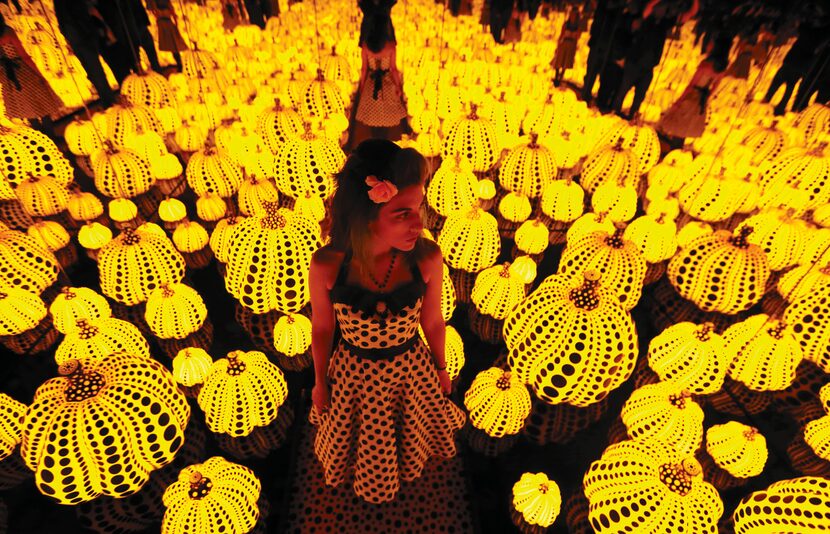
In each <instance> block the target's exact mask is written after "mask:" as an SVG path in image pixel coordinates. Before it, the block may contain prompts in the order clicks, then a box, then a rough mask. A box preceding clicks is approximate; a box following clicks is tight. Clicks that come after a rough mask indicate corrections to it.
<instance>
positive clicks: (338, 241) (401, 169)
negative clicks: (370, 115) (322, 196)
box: [323, 139, 427, 274]
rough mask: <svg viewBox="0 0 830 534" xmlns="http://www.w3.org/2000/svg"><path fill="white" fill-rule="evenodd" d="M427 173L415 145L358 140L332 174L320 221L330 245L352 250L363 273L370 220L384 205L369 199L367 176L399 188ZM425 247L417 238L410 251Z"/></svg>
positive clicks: (419, 181) (422, 179)
mask: <svg viewBox="0 0 830 534" xmlns="http://www.w3.org/2000/svg"><path fill="white" fill-rule="evenodd" d="M426 174H427V164H426V160H425V159H424V157H423V156H422V155H421V154H420V153H419V152H418V151H417V150H415V149H414V148H400V147H399V146H398V145H396V144H395V143H393V142H391V141H387V140H385V139H368V140H366V141H363V142H362V143H360V145H358V147H357V148H356V149H355V150H354V152H352V154H351V155H350V156H349V158H348V159H347V160H346V163H345V164H344V165H343V168H342V169H341V170H340V172H338V173H337V174H336V175H335V190H334V195H333V197H332V200H331V210H330V212H329V217H328V219H327V220H326V221H325V222H324V224H323V232H324V233H326V231H328V236H329V239H330V245H331V247H332V248H334V249H336V250H339V251H344V252H345V251H347V250H351V251H352V255H353V257H354V258H356V259H357V263H358V266H359V269H360V270H361V272H362V273H364V274H365V269H366V268H367V266H368V265H369V259H370V258H369V250H370V247H369V242H370V240H371V239H372V234H371V231H370V230H369V223H370V222H371V221H373V220H374V219H375V218H377V216H378V213H379V212H380V208H381V207H382V206H383V204H376V203H375V202H373V201H372V200H371V199H370V198H369V195H368V192H369V186H368V185H366V177H367V176H370V175H373V176H376V177H377V178H378V179H379V180H389V181H390V182H392V183H393V184H395V187H397V188H398V190H399V191H400V190H402V189H404V188H405V187H409V186H412V185H419V184H420V185H423V184H424V182H425V180H426ZM424 246H425V245H424V243H423V242H422V239H418V241H417V242H416V244H415V249H414V250H413V253H414V255H415V257H416V258H420V255H421V254H423V252H424Z"/></svg>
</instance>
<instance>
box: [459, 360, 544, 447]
mask: <svg viewBox="0 0 830 534" xmlns="http://www.w3.org/2000/svg"><path fill="white" fill-rule="evenodd" d="M464 406H465V407H466V408H467V410H468V411H469V413H470V422H471V423H472V424H473V426H474V427H476V428H479V429H481V430H484V431H485V432H487V435H489V436H492V437H494V438H501V437H504V436H507V435H512V434H517V433H518V432H519V431H520V430H521V429H522V427H524V424H525V419H527V416H528V415H530V393H528V392H527V387H525V385H524V384H522V383H521V382H519V381H518V380H516V378H515V377H513V376H512V375H511V374H510V372H509V371H504V370H502V369H500V368H498V367H491V368H490V369H485V370H484V371H482V372H480V373H479V374H478V375H477V376H476V378H475V380H473V383H472V384H471V385H470V389H468V390H467V392H466V393H465V394H464Z"/></svg>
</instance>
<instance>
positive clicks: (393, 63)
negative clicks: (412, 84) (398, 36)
mask: <svg viewBox="0 0 830 534" xmlns="http://www.w3.org/2000/svg"><path fill="white" fill-rule="evenodd" d="M397 51H398V47H397V46H395V45H392V50H391V51H390V52H391V54H392V58H391V59H390V61H389V65H390V66H389V70H390V71H392V76H394V80H395V83H397V84H398V86H399V87H400V88H401V91H403V77H402V76H401V71H399V70H398V52H397Z"/></svg>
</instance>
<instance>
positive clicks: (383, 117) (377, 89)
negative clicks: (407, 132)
mask: <svg viewBox="0 0 830 534" xmlns="http://www.w3.org/2000/svg"><path fill="white" fill-rule="evenodd" d="M391 68H392V55H391V53H388V52H387V53H384V54H382V55H378V56H374V57H372V58H371V59H370V60H369V69H368V77H367V79H366V80H364V81H363V84H362V85H361V86H360V100H359V101H358V104H357V113H356V114H355V118H356V119H357V120H359V121H360V122H362V123H363V124H365V125H367V126H374V127H386V128H389V127H392V126H397V125H398V124H400V123H401V121H402V120H403V119H404V118H406V106H404V103H403V100H402V99H401V94H402V93H403V88H402V87H400V86H398V85H397V83H396V82H395V80H394V79H393V78H392V71H391Z"/></svg>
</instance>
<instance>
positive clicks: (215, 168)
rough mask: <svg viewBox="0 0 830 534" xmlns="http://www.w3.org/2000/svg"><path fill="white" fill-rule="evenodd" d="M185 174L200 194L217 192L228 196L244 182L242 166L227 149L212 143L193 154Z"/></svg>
mask: <svg viewBox="0 0 830 534" xmlns="http://www.w3.org/2000/svg"><path fill="white" fill-rule="evenodd" d="M185 175H186V176H187V185H189V186H190V188H191V189H193V191H194V192H195V193H196V194H197V195H199V196H204V195H206V194H208V193H215V194H217V195H219V196H220V197H223V198H227V197H230V196H232V195H233V194H235V193H236V192H237V191H238V190H239V184H240V183H242V167H241V166H240V165H238V164H237V163H236V162H235V161H234V160H233V158H232V157H231V156H230V154H228V153H227V152H226V151H225V150H222V149H221V148H216V147H215V146H213V145H210V144H209V145H206V146H205V148H203V149H202V150H199V151H197V152H195V153H194V154H193V156H191V158H190V161H188V162H187V169H186V170H185Z"/></svg>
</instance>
